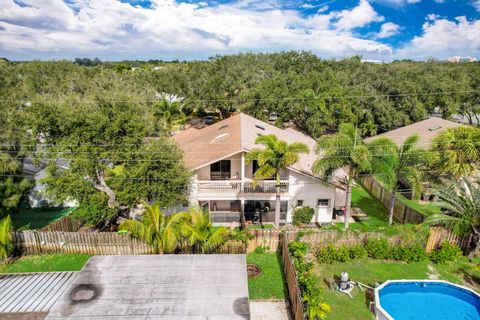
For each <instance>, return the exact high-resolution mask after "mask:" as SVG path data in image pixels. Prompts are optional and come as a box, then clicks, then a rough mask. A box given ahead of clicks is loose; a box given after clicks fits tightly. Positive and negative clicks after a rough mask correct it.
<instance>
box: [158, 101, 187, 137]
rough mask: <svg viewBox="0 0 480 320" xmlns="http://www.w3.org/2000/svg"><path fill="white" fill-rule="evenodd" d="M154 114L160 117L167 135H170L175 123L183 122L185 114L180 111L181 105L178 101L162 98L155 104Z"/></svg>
mask: <svg viewBox="0 0 480 320" xmlns="http://www.w3.org/2000/svg"><path fill="white" fill-rule="evenodd" d="M155 115H156V116H157V117H158V118H160V119H162V121H163V124H164V126H165V129H167V132H168V134H169V135H172V131H173V126H174V125H175V124H177V123H183V122H185V119H186V115H185V114H184V113H183V111H182V105H181V104H180V102H179V101H168V100H167V99H162V100H161V101H160V102H159V103H158V104H157V105H155Z"/></svg>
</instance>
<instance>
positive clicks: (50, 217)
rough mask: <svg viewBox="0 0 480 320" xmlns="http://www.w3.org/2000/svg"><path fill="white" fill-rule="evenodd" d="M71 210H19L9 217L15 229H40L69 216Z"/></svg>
mask: <svg viewBox="0 0 480 320" xmlns="http://www.w3.org/2000/svg"><path fill="white" fill-rule="evenodd" d="M72 210H73V208H48V209H45V208H36V209H21V210H20V212H18V213H14V214H12V215H11V217H12V222H13V226H14V228H15V229H19V228H27V229H40V228H43V227H45V226H47V225H49V224H50V223H52V222H54V221H55V220H58V219H60V218H62V217H64V216H66V215H67V214H69V213H70V212H71V211H72Z"/></svg>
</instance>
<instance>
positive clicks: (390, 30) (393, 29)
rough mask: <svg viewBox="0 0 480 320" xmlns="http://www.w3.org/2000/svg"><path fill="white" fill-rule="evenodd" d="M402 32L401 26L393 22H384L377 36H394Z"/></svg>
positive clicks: (382, 37)
mask: <svg viewBox="0 0 480 320" xmlns="http://www.w3.org/2000/svg"><path fill="white" fill-rule="evenodd" d="M399 32H400V26H399V25H398V24H395V23H393V22H386V23H384V24H382V27H381V28H380V31H379V32H378V34H377V38H379V39H384V38H389V37H391V36H394V35H396V34H398V33H399Z"/></svg>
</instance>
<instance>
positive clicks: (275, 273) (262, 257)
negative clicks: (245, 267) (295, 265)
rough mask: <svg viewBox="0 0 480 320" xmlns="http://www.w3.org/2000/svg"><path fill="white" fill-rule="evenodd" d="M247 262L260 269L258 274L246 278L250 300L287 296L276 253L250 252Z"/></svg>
mask: <svg viewBox="0 0 480 320" xmlns="http://www.w3.org/2000/svg"><path fill="white" fill-rule="evenodd" d="M247 263H253V264H256V265H257V266H259V267H260V268H261V269H262V273H261V274H260V275H259V276H257V277H255V278H251V279H248V292H249V296H250V299H251V300H259V299H284V298H285V297H286V296H287V289H286V286H285V281H284V277H283V272H282V267H281V262H280V257H279V256H277V254H276V253H250V254H248V255H247Z"/></svg>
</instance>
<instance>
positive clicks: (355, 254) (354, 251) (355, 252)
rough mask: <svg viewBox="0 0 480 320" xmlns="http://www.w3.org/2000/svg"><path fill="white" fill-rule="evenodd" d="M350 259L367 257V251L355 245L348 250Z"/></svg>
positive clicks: (359, 245)
mask: <svg viewBox="0 0 480 320" xmlns="http://www.w3.org/2000/svg"><path fill="white" fill-rule="evenodd" d="M349 253H350V258H351V259H363V258H366V257H368V251H367V249H365V247H364V246H363V245H361V244H356V245H354V246H352V247H351V248H350V252H349Z"/></svg>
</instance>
